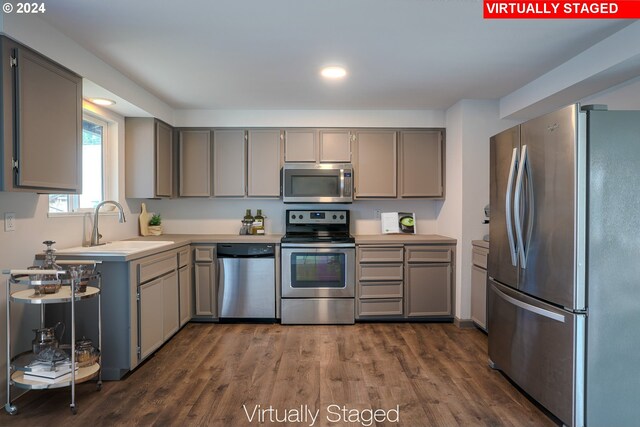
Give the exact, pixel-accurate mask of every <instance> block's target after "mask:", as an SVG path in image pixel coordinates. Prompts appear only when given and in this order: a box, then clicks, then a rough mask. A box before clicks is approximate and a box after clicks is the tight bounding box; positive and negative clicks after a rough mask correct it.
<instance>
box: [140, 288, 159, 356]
mask: <svg viewBox="0 0 640 427" xmlns="http://www.w3.org/2000/svg"><path fill="white" fill-rule="evenodd" d="M139 291H140V310H139V316H140V322H139V324H140V337H139V340H140V360H142V359H144V358H145V357H147V356H148V355H149V354H151V353H153V351H154V350H155V349H157V348H158V347H160V346H161V345H162V343H163V342H164V330H163V327H162V322H163V319H164V315H163V312H162V309H163V307H164V306H163V303H162V293H163V281H162V278H159V279H156V280H153V281H151V282H149V283H146V284H144V285H141V286H140V289H139Z"/></svg>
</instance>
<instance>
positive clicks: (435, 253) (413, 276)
mask: <svg viewBox="0 0 640 427" xmlns="http://www.w3.org/2000/svg"><path fill="white" fill-rule="evenodd" d="M452 263H453V249H452V248H449V247H439V246H435V245H433V246H431V245H429V246H427V245H421V246H413V245H408V246H406V247H405V273H406V275H405V315H406V316H407V317H450V316H452V315H453V310H452V304H453V286H452V275H453V269H452Z"/></svg>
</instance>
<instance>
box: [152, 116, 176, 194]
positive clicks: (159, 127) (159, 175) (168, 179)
mask: <svg viewBox="0 0 640 427" xmlns="http://www.w3.org/2000/svg"><path fill="white" fill-rule="evenodd" d="M172 188H173V133H172V130H171V127H170V126H169V125H167V124H165V123H162V122H159V121H156V196H157V197H171V189H172Z"/></svg>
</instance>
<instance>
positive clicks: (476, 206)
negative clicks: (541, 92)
mask: <svg viewBox="0 0 640 427" xmlns="http://www.w3.org/2000/svg"><path fill="white" fill-rule="evenodd" d="M516 124H518V122H515V121H512V120H500V119H499V103H498V101H492V100H468V99H465V100H462V101H459V102H458V103H456V104H455V105H454V106H452V107H451V108H449V110H447V157H446V159H447V160H446V162H447V164H446V167H447V183H446V191H447V197H446V200H445V201H444V202H442V203H441V205H440V206H438V207H437V209H436V210H437V217H438V219H437V221H436V226H437V228H436V229H437V232H438V234H443V235H446V236H450V237H454V238H456V239H458V253H457V263H456V317H457V318H458V319H461V320H467V319H469V318H470V317H471V265H472V264H471V241H472V240H481V239H482V237H483V236H484V235H485V234H488V232H489V227H488V226H487V225H485V224H482V221H483V220H484V218H485V217H484V206H485V205H487V204H488V203H489V138H490V137H491V136H492V135H495V134H496V133H498V132H500V131H502V130H504V129H507V128H509V127H511V126H514V125H516Z"/></svg>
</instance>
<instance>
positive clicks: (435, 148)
mask: <svg viewBox="0 0 640 427" xmlns="http://www.w3.org/2000/svg"><path fill="white" fill-rule="evenodd" d="M399 157H400V159H399V160H400V162H399V170H400V174H399V181H400V182H399V184H400V197H402V198H414V197H425V198H426V197H429V198H442V197H444V139H443V132H442V131H441V130H406V131H401V132H400V154H399Z"/></svg>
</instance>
